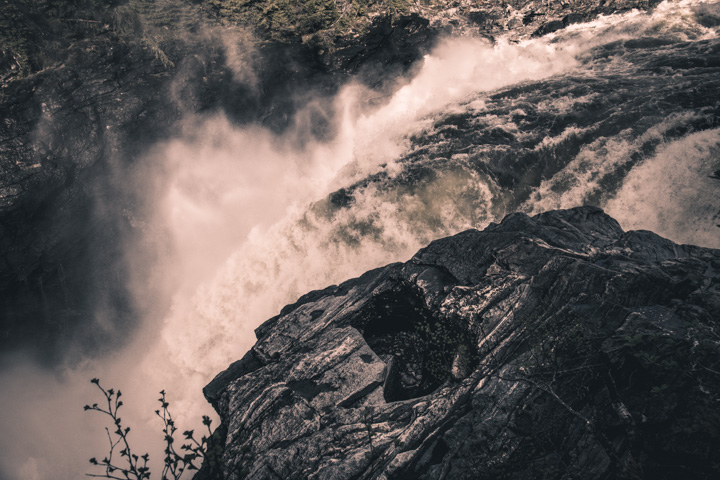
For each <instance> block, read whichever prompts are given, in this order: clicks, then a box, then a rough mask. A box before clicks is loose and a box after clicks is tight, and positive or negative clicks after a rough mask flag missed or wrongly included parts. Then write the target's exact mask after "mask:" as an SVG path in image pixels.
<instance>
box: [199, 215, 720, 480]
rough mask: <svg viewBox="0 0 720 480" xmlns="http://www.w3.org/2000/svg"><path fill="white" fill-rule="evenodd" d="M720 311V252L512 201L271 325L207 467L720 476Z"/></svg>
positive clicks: (226, 379)
mask: <svg viewBox="0 0 720 480" xmlns="http://www.w3.org/2000/svg"><path fill="white" fill-rule="evenodd" d="M719 321H720V251H717V250H712V249H706V248H700V247H694V246H688V245H677V244H674V243H672V242H671V241H669V240H666V239H664V238H661V237H659V236H657V235H655V234H653V233H651V232H648V231H630V232H624V231H623V230H622V229H621V228H620V226H619V225H618V223H617V222H616V221H615V220H613V219H612V218H610V217H609V216H607V215H605V214H604V213H603V212H602V211H601V210H599V209H597V208H593V207H582V208H576V209H572V210H564V211H553V212H548V213H544V214H541V215H537V216H535V217H528V216H526V215H524V214H512V215H509V216H508V217H506V218H505V219H504V220H503V221H502V222H501V223H500V224H491V225H490V226H489V227H488V228H486V229H485V230H484V231H477V230H469V231H466V232H463V233H460V234H458V235H455V236H453V237H449V238H445V239H442V240H437V241H434V242H432V243H431V244H430V245H429V246H427V247H426V248H424V249H422V250H420V251H419V252H418V253H417V254H416V255H415V256H414V257H413V258H412V259H411V260H410V261H408V262H407V263H404V264H400V263H397V264H391V265H388V266H386V267H384V268H380V269H377V270H373V271H370V272H367V273H366V274H364V275H363V276H361V277H359V278H357V279H353V280H349V281H347V282H345V283H343V284H341V285H339V286H332V287H329V288H327V289H325V290H322V291H316V292H312V293H309V294H307V295H305V296H303V297H301V298H300V299H299V300H298V301H297V302H296V303H295V304H293V305H289V306H287V307H285V308H284V309H283V310H282V312H281V313H280V315H278V316H277V317H274V318H272V319H270V320H268V321H267V322H265V323H264V324H263V325H261V326H260V327H259V328H258V329H257V330H256V334H257V337H258V342H257V343H256V345H255V346H254V347H253V348H252V349H251V350H250V351H249V352H248V353H247V354H246V355H245V356H244V357H243V358H242V359H241V360H240V361H238V362H236V363H234V364H233V365H231V366H230V367H229V368H228V370H226V371H225V372H223V373H221V374H220V375H218V376H217V377H216V378H215V379H214V380H213V381H212V382H211V383H210V384H209V385H208V386H207V387H206V388H205V395H206V397H207V398H208V400H209V401H210V402H212V404H213V406H214V407H215V408H216V410H217V411H218V412H219V414H220V416H221V419H222V425H221V427H220V429H219V433H220V434H221V437H223V453H222V458H221V459H219V460H220V463H219V465H220V466H221V470H222V471H219V470H218V469H217V468H215V469H213V468H211V462H206V465H205V466H204V467H203V469H202V470H201V472H200V473H199V474H198V476H196V478H197V479H210V478H228V479H238V478H255V479H261V478H263V479H264V478H317V479H350V478H352V479H361V478H362V479H365V478H368V479H369V478H387V479H390V478H404V479H409V478H423V479H424V478H428V479H429V478H453V479H458V478H468V479H470V478H472V479H483V478H487V479H491V478H492V479H494V478H512V479H527V478H587V479H595V478H597V479H601V478H654V479H655V478H718V475H720V465H719V464H718V462H717V452H718V448H720V413H719V412H720V332H719V328H720V323H718V322H719ZM212 463H213V464H215V465H217V464H216V463H215V462H212Z"/></svg>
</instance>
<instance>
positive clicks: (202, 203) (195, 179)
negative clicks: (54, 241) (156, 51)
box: [0, 1, 720, 480]
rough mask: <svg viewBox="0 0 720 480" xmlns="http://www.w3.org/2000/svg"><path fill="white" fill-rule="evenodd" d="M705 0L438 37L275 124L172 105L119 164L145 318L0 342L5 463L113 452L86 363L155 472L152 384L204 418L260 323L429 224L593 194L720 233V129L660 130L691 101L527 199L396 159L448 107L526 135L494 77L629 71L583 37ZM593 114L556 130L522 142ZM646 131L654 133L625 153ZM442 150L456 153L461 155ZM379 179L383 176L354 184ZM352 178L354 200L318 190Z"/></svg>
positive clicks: (666, 20)
mask: <svg viewBox="0 0 720 480" xmlns="http://www.w3.org/2000/svg"><path fill="white" fill-rule="evenodd" d="M701 3H702V2H691V1H683V2H666V3H663V4H662V5H660V6H659V7H658V8H657V9H656V10H655V11H654V12H653V13H651V14H645V13H640V12H630V13H628V14H625V15H613V16H608V17H601V18H599V19H597V20H595V21H593V22H590V23H586V24H577V25H572V26H570V27H568V28H567V29H565V30H563V31H560V32H556V33H554V34H551V35H549V36H546V37H542V38H537V39H532V40H524V41H520V42H516V41H512V40H510V39H509V38H499V39H497V41H496V42H495V43H490V42H489V41H487V40H485V39H478V38H472V37H460V38H446V39H444V40H442V41H440V42H439V44H438V46H437V47H436V48H435V49H434V50H433V52H432V53H431V54H429V55H427V56H426V57H425V58H424V60H423V61H422V64H421V66H420V68H419V69H418V70H417V71H416V73H415V75H414V76H413V77H412V78H408V79H398V84H397V85H396V87H395V89H394V90H393V91H392V93H391V95H388V96H387V97H386V98H385V99H384V100H383V101H377V99H376V92H372V91H369V90H368V89H367V88H365V87H363V86H360V85H359V84H357V83H354V82H349V84H348V85H346V86H344V87H343V88H342V89H340V91H339V93H338V94H337V95H336V96H335V97H334V98H331V99H328V98H318V99H317V101H310V102H307V105H306V107H305V109H304V110H302V111H299V112H297V113H296V115H295V119H294V122H292V127H290V128H288V129H287V130H286V131H284V132H283V133H278V132H276V131H271V130H269V129H265V128H262V127H260V126H257V125H250V126H248V125H243V126H240V125H237V124H236V123H234V122H233V121H232V120H231V119H230V118H229V117H228V116H226V115H224V114H222V113H220V112H208V113H206V114H204V115H196V114H193V115H190V114H188V115H185V116H184V117H183V119H182V121H181V122H180V124H179V126H178V129H177V134H176V135H174V136H173V137H172V138H170V139H169V140H166V141H162V142H159V143H156V144H153V145H151V146H148V147H147V148H146V149H145V150H144V151H143V153H142V155H141V158H142V161H141V162H140V164H139V166H138V167H137V168H136V169H134V170H132V172H131V173H130V176H129V177H128V176H126V175H127V172H126V171H123V172H122V176H120V175H119V176H118V179H117V182H118V183H119V184H120V185H124V188H127V189H132V188H133V185H136V186H139V188H138V190H139V191H137V192H134V195H137V196H138V198H141V199H142V202H140V204H139V206H138V207H137V208H138V209H137V211H135V212H127V215H128V216H131V217H132V218H133V222H134V224H133V225H134V227H135V228H136V231H137V232H138V234H137V236H136V238H135V240H134V241H133V242H130V243H129V244H127V245H125V247H124V251H125V255H126V257H127V265H128V266H129V268H130V269H131V279H132V281H131V285H130V286H129V287H130V290H131V291H132V292H133V293H134V295H135V298H136V301H137V303H138V304H139V305H140V306H141V308H142V311H143V318H142V319H141V322H140V326H139V327H138V330H137V331H136V332H135V333H134V334H133V335H132V337H131V339H130V340H129V341H128V342H127V345H126V346H124V347H123V348H122V349H120V350H119V351H116V352H110V353H108V354H106V355H103V356H98V357H94V358H91V359H84V360H81V361H78V362H75V363H72V364H71V365H68V366H66V367H63V368H59V369H55V370H49V369H46V368H44V367H41V366H36V365H35V364H34V363H33V362H32V361H30V360H28V359H27V358H26V357H24V356H23V355H21V354H17V355H13V356H8V357H6V358H3V360H2V365H0V366H1V367H2V368H1V369H0V385H2V392H0V411H2V412H4V414H3V415H2V417H0V430H1V431H2V432H3V436H2V439H1V440H0V477H2V478H3V479H8V480H9V479H23V480H24V479H27V480H50V479H60V480H63V479H68V480H69V479H75V478H83V476H84V474H85V473H89V472H92V469H91V468H90V467H91V465H90V464H89V463H88V459H89V458H90V457H98V458H102V457H103V456H104V455H105V454H106V453H107V450H108V449H107V438H106V437H105V432H104V430H103V427H104V426H105V425H107V422H106V421H105V419H104V418H102V417H101V416H100V415H98V414H96V413H93V412H84V411H83V409H82V406H83V405H85V404H88V403H90V404H91V403H95V402H97V401H99V400H101V399H102V397H101V396H100V395H99V392H97V391H96V389H95V387H94V386H93V385H91V384H90V379H91V378H94V377H98V378H100V380H101V382H102V384H103V385H104V386H105V387H114V388H116V389H120V390H122V391H123V396H124V397H125V398H124V402H125V406H124V407H123V410H124V412H123V413H122V418H123V423H124V425H127V426H130V427H131V428H132V432H131V434H130V439H131V440H132V442H133V448H135V449H136V450H135V452H136V453H138V454H142V453H144V452H145V451H149V452H150V457H151V465H152V466H153V469H154V471H155V472H159V470H160V465H161V463H160V462H161V458H162V448H163V447H162V435H161V432H160V429H161V422H160V420H159V419H157V418H156V417H155V415H154V413H153V412H154V410H155V409H156V408H157V406H158V404H157V397H158V393H157V392H158V391H160V390H161V389H164V390H165V391H166V392H167V393H168V399H169V401H170V410H171V412H172V413H173V415H174V417H175V419H176V421H177V423H178V425H179V427H180V430H179V431H180V432H181V431H183V430H185V429H195V431H196V432H199V431H202V425H201V423H200V418H201V416H202V415H211V416H212V418H213V421H214V426H215V425H216V424H217V417H215V416H214V412H212V408H211V407H210V405H208V404H207V402H206V401H205V400H204V398H203V396H202V387H203V386H204V385H205V384H207V383H208V382H209V381H210V380H211V379H212V378H213V377H214V376H215V375H216V374H217V373H219V372H220V371H221V370H222V369H224V368H225V367H227V365H228V364H230V363H231V362H233V361H235V360H237V359H239V358H241V357H242V355H243V354H244V353H245V352H246V351H247V350H248V349H249V348H250V347H251V346H252V345H253V343H254V342H255V336H254V333H253V330H254V329H255V328H256V327H257V326H258V325H260V324H261V323H262V322H263V321H265V320H266V319H268V318H270V317H272V316H273V315H276V314H277V313H278V312H279V310H280V309H281V308H282V307H283V306H284V305H286V304H288V303H291V302H293V301H295V300H296V299H297V298H298V297H299V296H300V295H302V294H304V293H306V292H308V291H310V290H313V289H318V288H323V287H325V286H327V285H330V284H334V283H339V282H342V281H343V280H345V279H347V278H351V277H353V276H357V275H360V274H362V273H363V272H365V271H366V270H368V269H371V268H375V267H378V266H381V265H384V264H386V263H389V262H394V261H405V260H407V259H408V258H410V257H411V256H412V255H413V254H414V253H415V252H416V251H417V250H418V249H419V248H421V247H422V246H424V245H425V244H426V243H427V242H429V241H431V240H433V239H435V238H440V237H442V236H446V235H450V234H453V233H457V232H459V231H462V230H465V229H468V228H484V227H485V226H487V224H489V223H490V222H492V221H499V220H500V219H502V217H503V216H504V215H505V214H507V213H510V211H508V207H507V205H517V206H518V209H520V210H523V211H526V212H528V213H538V212H541V211H545V210H547V209H554V208H569V207H573V206H577V205H581V204H586V203H593V204H597V205H599V206H600V207H602V208H605V209H606V211H607V212H608V213H609V214H610V215H612V216H614V217H615V218H616V219H617V220H618V221H619V222H620V224H621V225H622V226H623V228H625V229H649V230H653V231H655V232H656V233H658V234H659V235H663V236H666V237H668V238H670V239H672V240H675V241H678V242H682V243H693V244H699V245H704V246H710V247H715V248H720V235H718V229H717V227H716V226H715V223H717V222H716V221H715V220H714V218H715V216H716V215H717V212H718V211H720V200H719V199H718V195H716V192H717V190H714V189H715V188H716V186H715V184H714V183H713V182H717V181H716V180H713V179H711V178H709V176H710V175H711V174H712V173H713V172H714V171H716V170H717V169H718V168H720V165H718V158H720V130H718V129H717V128H715V129H707V130H705V131H702V132H698V133H688V134H687V135H681V136H679V137H678V138H675V137H673V138H669V139H668V138H667V137H668V136H669V135H670V134H671V133H672V132H674V131H676V130H677V129H678V127H679V126H681V125H684V124H687V123H688V122H690V121H693V119H695V118H696V117H698V118H699V117H700V116H701V115H702V114H701V113H698V112H678V113H677V114H675V115H673V116H669V117H667V118H665V119H663V120H662V121H658V122H657V123H656V124H654V125H653V126H651V127H649V128H647V129H646V131H644V132H642V133H640V134H637V132H634V131H632V129H631V128H630V126H628V128H627V131H623V132H621V133H620V134H618V135H612V136H610V135H608V136H604V135H598V136H597V137H596V138H595V139H594V140H593V141H592V142H589V143H587V144H585V145H583V146H582V147H581V148H580V149H579V153H578V154H577V155H575V156H574V157H573V158H572V159H569V160H568V161H567V162H566V164H564V165H562V167H561V168H558V170H557V172H556V173H555V174H554V175H553V176H551V177H550V178H544V179H542V181H538V182H537V183H536V184H531V185H526V188H525V190H523V192H524V193H523V195H524V196H523V197H522V198H510V197H512V193H508V192H506V191H503V189H502V187H501V186H500V185H499V182H497V181H495V179H493V178H492V177H491V176H489V175H485V174H481V173H477V172H474V171H472V172H471V171H469V170H462V169H460V168H458V169H455V170H448V171H443V172H441V173H438V175H437V176H436V177H432V178H431V179H430V180H426V181H424V182H423V183H418V184H413V183H412V177H410V176H409V174H407V168H408V165H409V164H410V163H411V162H410V160H407V158H409V155H411V154H413V153H414V152H417V151H419V150H422V148H423V145H421V144H420V145H419V144H418V141H417V140H414V138H415V139H416V138H425V137H430V134H428V133H427V132H431V131H432V129H433V128H435V127H434V125H435V123H436V122H437V120H438V118H440V117H441V115H446V114H448V113H450V114H452V113H453V112H456V113H458V114H464V113H465V112H474V113H473V114H474V115H479V116H483V118H485V119H486V120H487V121H488V122H494V123H493V128H495V129H497V130H498V131H507V132H515V133H517V135H519V136H520V135H521V132H519V131H518V130H517V126H516V125H514V124H511V122H508V121H507V118H510V117H507V118H506V117H505V116H503V115H502V114H500V113H497V111H494V110H493V111H490V108H491V107H492V105H494V103H493V102H499V101H500V100H497V99H496V98H494V97H493V94H494V92H497V91H506V90H507V91H509V89H510V87H513V86H515V85H520V86H521V87H527V88H528V89H530V86H532V85H535V84H542V82H543V81H545V80H547V81H550V80H552V79H554V78H561V77H563V76H565V75H567V76H575V77H578V78H582V77H583V75H586V76H587V77H586V78H588V79H591V77H592V78H594V77H593V76H597V75H600V74H605V73H607V72H610V73H613V72H622V71H624V69H626V68H630V67H628V66H626V65H625V64H624V63H623V62H625V59H624V57H622V56H618V57H617V58H616V59H612V60H610V61H607V62H606V63H602V62H600V61H597V62H595V60H594V58H595V57H594V55H595V52H596V50H595V49H596V48H597V47H599V46H602V45H605V44H608V43H611V42H621V41H624V40H628V39H633V38H638V37H642V36H643V35H644V34H647V35H651V34H652V35H659V36H666V37H667V38H672V39H676V40H698V39H708V40H712V39H715V38H717V29H716V28H715V27H705V26H703V25H701V24H699V23H698V22H697V21H696V19H695V17H694V16H693V14H692V12H693V9H694V8H696V6H697V5H698V4H701ZM226 43H227V44H228V45H230V46H227V45H226V48H228V49H229V51H230V52H231V53H232V58H234V59H235V60H236V63H237V69H236V71H235V74H236V75H238V76H240V77H242V78H244V79H245V80H246V81H248V82H251V83H252V82H254V81H255V80H254V79H255V76H254V75H253V73H252V68H251V66H252V62H251V61H250V60H248V59H251V58H252V56H253V55H254V54H250V53H249V54H247V55H246V54H244V53H243V52H242V51H238V48H239V47H238V45H243V44H242V43H241V42H227V41H226ZM249 48H250V46H248V49H249ZM590 67H592V68H593V69H594V70H592V72H591V73H586V72H589V71H590ZM503 89H506V90H503ZM297 94H298V95H305V92H297ZM506 96H507V97H508V98H510V97H511V95H510V93H508V94H507V95H506ZM491 97H493V98H491ZM594 98H595V96H594V94H592V93H589V94H588V95H587V97H582V98H576V99H575V100H573V101H572V102H571V101H568V100H563V99H558V100H557V101H547V102H546V103H545V104H538V105H539V107H538V108H545V109H546V111H548V112H552V113H553V114H558V115H560V113H562V112H563V111H564V109H568V111H569V109H572V108H575V107H576V106H577V105H578V104H581V103H582V102H585V103H589V102H591V101H594V100H593V99H594ZM370 100H372V102H371V101H370ZM522 108H523V107H522V105H518V106H517V108H515V107H513V108H511V110H512V111H513V112H514V113H512V115H514V117H512V118H520V117H522V116H524V115H527V112H525V111H524V110H522ZM318 116H320V117H322V118H324V119H325V120H326V121H328V122H330V124H331V128H329V131H330V132H331V134H330V135H327V136H325V137H322V138H318V137H316V136H313V135H311V134H310V133H308V132H312V131H313V128H314V125H313V122H314V121H315V120H316V119H317V118H318ZM592 128H593V127H587V128H585V129H582V128H578V127H575V126H568V127H567V128H564V129H561V132H560V133H557V134H556V135H554V136H553V135H547V136H546V137H545V138H544V139H543V140H542V142H540V143H539V144H538V146H536V147H534V148H537V149H538V150H539V149H541V148H551V147H553V146H554V145H557V144H561V143H562V142H565V141H567V139H571V138H574V137H577V136H579V135H581V134H583V133H585V132H589V131H592ZM423 135H425V137H423ZM427 141H428V142H430V140H427ZM648 142H651V143H653V145H655V146H656V148H654V150H653V151H652V152H651V153H649V154H647V155H645V156H643V157H642V158H641V159H640V160H638V158H637V156H635V157H633V154H635V152H636V151H637V150H638V149H640V148H641V147H642V146H643V145H645V144H647V143H648ZM413 158H414V157H413ZM431 160H434V159H431ZM454 160H457V161H458V162H459V165H465V164H464V163H463V162H464V161H465V160H464V158H463V157H461V156H458V157H456V158H454ZM618 171H620V172H622V175H623V176H622V177H621V178H618V179H616V181H615V183H613V184H612V185H613V190H611V191H608V190H607V185H608V180H607V177H608V176H612V175H615V172H618ZM617 175H620V174H617ZM373 176H378V177H377V178H381V179H382V181H376V180H372V181H371V180H367V179H368V178H375V177H373ZM408 178H409V179H408ZM129 179H130V180H133V181H132V182H128V180H129ZM383 182H384V183H383ZM398 185H400V186H398ZM351 187H352V202H349V205H344V206H342V207H338V206H337V205H335V204H333V203H332V202H330V201H328V200H327V199H328V198H329V196H331V195H334V194H335V193H336V192H338V191H339V190H340V189H350V188H351ZM510 210H512V208H510ZM102 316H103V312H102V311H100V312H99V313H98V322H102ZM96 473H98V472H96ZM153 475H154V477H155V476H156V475H157V473H154V474H153ZM188 478H189V476H188Z"/></svg>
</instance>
